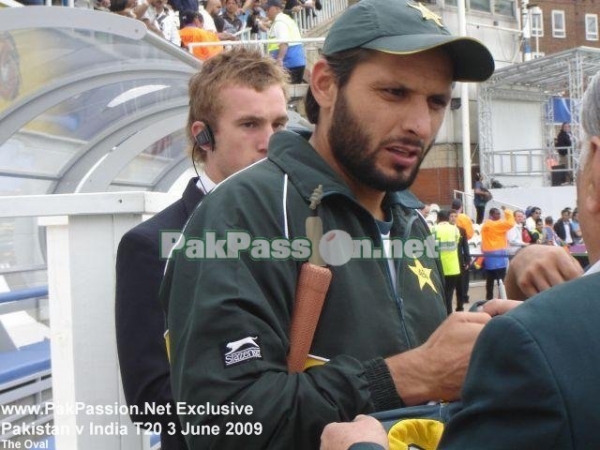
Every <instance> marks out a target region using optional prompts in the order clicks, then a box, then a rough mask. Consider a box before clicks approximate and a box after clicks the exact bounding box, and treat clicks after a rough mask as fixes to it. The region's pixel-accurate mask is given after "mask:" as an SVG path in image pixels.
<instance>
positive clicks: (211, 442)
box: [165, 0, 514, 450]
mask: <svg viewBox="0 0 600 450" xmlns="http://www.w3.org/2000/svg"><path fill="white" fill-rule="evenodd" d="M493 71H494V61H493V58H492V55H491V54H490V52H489V50H488V49H487V48H486V47H485V46H484V45H483V44H481V43H480V42H478V41H476V40H473V39H469V38H465V37H457V36H452V35H451V34H450V33H449V31H448V30H447V29H446V28H445V27H444V25H443V24H442V22H441V20H440V18H439V17H438V16H436V15H435V14H433V13H431V12H430V11H429V10H427V9H426V8H425V7H424V6H422V5H421V4H420V3H417V2H413V1H412V0H362V1H361V2H359V3H357V4H355V5H353V6H352V7H350V8H348V9H347V10H346V11H345V12H344V13H343V14H342V15H341V16H340V17H339V18H338V19H337V21H336V22H335V23H334V25H333V27H332V28H331V29H330V31H329V34H328V36H327V38H326V40H325V43H324V46H323V51H322V59H320V60H319V61H318V62H316V63H315V65H314V67H313V71H312V76H311V81H310V90H309V92H308V95H307V99H306V111H307V116H308V118H309V120H310V121H311V122H313V123H314V124H315V125H316V127H315V131H314V134H313V135H312V137H311V139H310V141H309V142H306V141H304V140H303V139H302V138H301V137H297V136H296V135H294V134H292V133H289V132H286V131H282V132H278V133H275V134H274V135H273V137H272V138H271V140H270V144H269V155H268V158H267V159H266V160H263V161H261V162H259V163H257V164H255V165H253V166H251V167H250V168H248V169H246V170H244V171H242V172H241V173H239V174H237V175H235V176H233V177H231V178H229V179H228V180H226V181H225V182H223V183H222V184H221V185H220V186H219V187H218V188H217V189H215V190H214V191H213V192H212V193H211V195H209V196H208V197H207V198H206V199H205V200H204V201H203V202H202V205H201V206H200V207H199V209H198V210H197V211H196V212H195V214H194V215H193V216H192V218H191V219H190V222H189V223H188V225H187V226H186V229H185V231H184V235H185V237H186V238H191V237H197V236H198V235H199V234H200V233H202V230H207V229H209V230H215V236H217V237H223V239H225V238H226V237H227V236H228V235H229V236H230V237H231V234H230V232H231V231H232V230H237V231H238V232H239V231H240V230H243V231H244V232H245V233H247V236H249V237H251V238H252V239H254V238H256V240H252V243H253V245H254V244H255V246H252V247H251V249H250V250H249V251H247V252H239V254H237V253H236V255H237V257H236V258H228V257H227V252H226V251H222V252H221V255H220V257H218V258H209V257H207V256H206V255H204V256H202V257H199V258H197V257H195V255H196V253H195V250H191V247H190V248H188V247H186V246H185V245H184V244H183V243H182V245H181V246H180V248H181V249H182V250H180V251H179V252H178V253H177V252H176V255H175V261H174V264H172V265H171V268H172V276H169V275H167V279H169V278H171V283H170V284H169V285H167V286H165V292H167V293H168V295H169V300H170V307H169V329H170V333H171V355H172V364H173V368H172V380H173V394H174V397H175V398H176V400H177V401H179V402H185V404H186V405H188V406H192V405H201V406H203V405H213V406H214V405H217V406H218V405H227V406H229V405H235V406H236V407H239V408H241V407H249V408H250V409H251V412H248V411H246V410H244V412H240V411H239V410H237V409H234V410H233V412H231V411H228V413H222V414H218V413H217V412H216V411H212V412H211V413H206V414H204V413H202V412H199V411H195V412H194V410H191V411H188V410H186V411H184V412H183V413H182V414H181V415H180V418H181V420H182V422H183V429H186V428H190V429H191V430H198V429H199V428H197V427H198V426H211V427H212V426H215V425H216V426H218V427H219V428H220V430H221V432H220V433H206V434H204V435H200V433H197V434H195V435H194V434H190V435H189V436H188V437H187V442H188V445H189V446H190V448H198V449H200V448H218V449H221V450H222V449H237V448H252V449H288V450H290V449H301V450H307V449H313V448H318V446H319V437H320V434H321V432H322V430H323V428H324V426H325V425H326V424H327V423H329V422H334V421H345V420H352V419H353V418H354V417H355V416H356V415H357V414H360V413H371V412H374V411H378V410H386V409H391V408H396V407H401V406H404V405H418V404H424V403H427V402H428V401H430V400H436V399H437V400H439V399H445V400H455V399H458V398H459V395H460V389H461V386H462V382H463V379H464V376H465V372H466V368H467V362H468V360H469V356H470V354H471V349H472V346H473V343H474V341H475V339H476V337H477V335H478V334H479V332H480V331H481V329H482V328H483V326H484V324H485V323H487V322H488V321H489V320H490V319H491V317H492V316H494V315H497V314H500V313H502V312H504V311H505V310H507V309H509V308H511V307H513V306H514V303H513V302H510V301H504V302H493V301H492V302H488V303H487V304H486V305H485V309H484V310H483V311H481V312H477V313H455V314H452V315H451V316H450V317H447V313H446V308H445V306H444V296H443V293H444V288H443V286H444V284H443V275H442V273H441V271H440V266H439V260H438V257H437V253H436V252H435V249H433V250H434V251H431V252H430V251H429V250H428V249H429V247H428V246H427V243H428V242H430V241H429V240H428V239H429V236H430V233H429V229H428V227H427V224H426V223H425V221H424V220H423V218H422V217H421V216H420V215H419V214H418V212H417V209H419V208H421V207H422V206H423V205H422V203H421V202H420V201H418V200H417V199H416V198H415V197H414V196H413V195H412V194H411V193H410V191H409V190H408V188H409V187H410V186H411V184H412V183H413V181H414V179H415V177H416V175H417V172H418V170H419V167H420V165H421V163H422V161H423V159H424V158H425V156H426V154H427V153H428V151H429V150H430V149H431V147H432V145H433V143H434V139H435V137H436V134H437V132H438V130H439V129H440V126H441V124H442V120H443V118H444V114H445V112H446V109H447V107H448V105H449V103H450V98H451V90H452V84H453V83H454V82H455V81H484V80H486V79H487V78H488V77H490V76H491V74H492V72H493ZM223 202H226V204H227V205H228V206H230V207H228V208H223V207H222V205H223V204H224V203H223ZM307 218H310V219H311V220H314V221H317V222H318V223H319V224H321V226H322V231H323V239H321V240H320V241H319V243H318V245H313V246H311V248H310V250H311V251H310V252H309V253H305V254H303V255H300V257H294V255H293V252H292V254H291V256H290V254H289V253H287V254H286V252H285V251H284V250H285V249H286V248H287V247H286V245H285V242H289V245H290V248H292V249H294V248H296V249H298V248H299V247H298V244H299V243H300V239H302V238H305V237H306V236H308V235H309V234H310V233H308V232H307V229H306V228H307V227H306V223H307ZM228 233H229V234H228ZM211 239H212V238H211ZM282 239H283V240H284V241H285V242H283V241H282ZM208 240H209V239H208V237H207V239H206V241H205V242H206V244H207V245H206V248H207V249H208V247H209V245H208ZM259 240H260V245H259V242H258V241H259ZM236 242H237V243H236ZM240 242H241V240H240V241H235V242H233V241H230V244H232V246H228V247H227V250H231V249H232V248H233V246H235V247H239V243H240ZM275 242H276V243H277V245H278V249H279V251H274V252H271V253H270V254H269V249H271V250H273V248H272V247H270V246H272V245H273V243H275ZM348 242H350V244H349V253H350V256H348V248H347V243H348ZM403 244H409V245H403ZM294 246H296V247H294ZM369 246H370V247H369ZM419 246H420V247H419ZM230 247H231V248H230ZM259 247H260V248H262V249H263V250H264V249H266V252H263V251H261V252H258V251H255V250H257V249H258V248H259ZM197 248H199V247H197ZM399 248H401V249H403V250H404V253H402V252H400V251H398V250H399ZM186 249H187V250H190V251H187V250H186ZM357 250H358V252H357ZM363 250H364V251H363ZM369 250H372V251H369ZM317 251H319V252H320V254H321V256H322V259H324V260H325V263H328V264H329V270H330V271H331V274H332V279H331V283H330V285H329V287H328V290H327V295H326V298H325V303H324V306H323V309H322V311H321V313H320V315H319V318H318V326H317V329H316V333H315V334H314V338H313V339H312V345H311V347H310V351H309V354H308V355H307V357H306V362H305V364H304V371H301V372H299V373H291V372H290V371H289V370H288V366H287V361H286V359H287V355H288V352H289V350H290V346H291V345H294V342H290V324H291V321H292V316H293V314H294V311H295V305H294V300H295V294H296V288H297V284H298V277H299V275H300V272H301V268H302V267H303V264H304V263H305V262H306V260H307V259H308V258H309V256H310V257H311V261H312V260H313V257H314V256H315V255H314V254H315V253H316V252H317ZM234 253H235V252H234ZM300 253H302V252H300ZM286 255H288V257H287V258H286V257H285V256H286ZM346 256H348V257H346ZM317 259H318V258H317ZM232 423H234V424H241V425H240V426H239V430H237V431H236V430H229V431H230V432H227V431H228V426H231V425H228V424H232ZM236 426H237V425H236Z"/></svg>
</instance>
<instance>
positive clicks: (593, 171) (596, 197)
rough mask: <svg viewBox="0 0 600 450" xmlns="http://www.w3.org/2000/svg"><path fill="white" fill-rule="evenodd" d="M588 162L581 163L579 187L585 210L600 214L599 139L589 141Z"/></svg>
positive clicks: (593, 138) (595, 137) (594, 137)
mask: <svg viewBox="0 0 600 450" xmlns="http://www.w3.org/2000/svg"><path fill="white" fill-rule="evenodd" d="M589 145H590V149H589V154H588V160H587V161H583V164H584V169H583V171H582V173H580V176H581V177H582V180H581V182H582V183H583V186H580V187H581V189H580V190H581V192H582V195H583V196H584V205H585V208H587V210H588V211H589V212H591V213H595V214H600V137H598V136H593V137H592V138H591V139H590V143H589Z"/></svg>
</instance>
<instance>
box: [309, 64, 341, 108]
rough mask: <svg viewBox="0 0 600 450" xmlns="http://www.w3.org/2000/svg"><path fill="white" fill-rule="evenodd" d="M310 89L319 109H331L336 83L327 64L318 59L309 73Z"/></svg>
mask: <svg viewBox="0 0 600 450" xmlns="http://www.w3.org/2000/svg"><path fill="white" fill-rule="evenodd" d="M310 90H311V91H312V94H313V96H314V97H315V100H316V101H317V103H318V104H319V106H320V107H321V109H324V110H327V109H331V108H332V106H333V105H334V104H335V99H336V96H337V84H336V80H335V76H334V75H333V73H332V71H331V68H330V67H329V64H328V63H327V61H325V60H324V59H320V60H318V61H317V62H316V63H315V65H314V66H313V68H312V71H311V75H310Z"/></svg>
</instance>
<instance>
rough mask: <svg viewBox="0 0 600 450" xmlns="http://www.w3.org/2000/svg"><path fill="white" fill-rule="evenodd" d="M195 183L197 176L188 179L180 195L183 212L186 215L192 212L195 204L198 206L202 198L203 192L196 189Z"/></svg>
mask: <svg viewBox="0 0 600 450" xmlns="http://www.w3.org/2000/svg"><path fill="white" fill-rule="evenodd" d="M197 183H198V178H197V177H195V178H192V179H191V180H190V181H188V184H187V186H186V187H185V190H184V191H183V194H182V195H181V199H182V200H183V205H184V207H185V212H186V214H187V215H188V216H190V215H191V214H192V213H193V212H194V210H195V209H196V206H198V203H200V202H201V201H202V199H203V198H204V192H202V191H201V190H200V189H198V186H197Z"/></svg>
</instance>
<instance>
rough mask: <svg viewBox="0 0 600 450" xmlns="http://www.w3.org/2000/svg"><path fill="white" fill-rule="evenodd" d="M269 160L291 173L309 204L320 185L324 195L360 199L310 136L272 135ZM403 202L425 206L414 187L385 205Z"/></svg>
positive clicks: (392, 195)
mask: <svg viewBox="0 0 600 450" xmlns="http://www.w3.org/2000/svg"><path fill="white" fill-rule="evenodd" d="M268 158H269V160H271V161H272V162H273V163H275V164H276V165H277V166H278V167H279V168H280V169H281V170H283V171H284V172H285V173H287V174H288V177H289V180H290V182H291V183H293V184H294V185H295V186H296V189H298V191H299V192H300V194H301V195H302V197H303V198H304V199H305V200H306V202H307V203H308V202H309V201H310V196H311V194H312V193H313V191H314V190H315V188H316V187H318V186H319V185H320V184H321V185H323V197H327V196H329V195H334V194H338V195H344V196H346V197H348V198H350V199H352V200H353V201H355V202H356V201H357V200H356V197H355V196H354V194H353V193H352V191H351V190H350V189H349V188H348V185H347V184H346V183H344V181H343V180H342V179H341V178H340V177H339V176H338V175H337V173H336V172H335V171H334V170H333V169H332V168H331V166H330V165H329V164H327V162H326V161H325V160H324V159H323V158H321V156H320V155H319V154H318V153H317V151H316V150H315V149H314V148H313V147H312V146H311V145H310V144H309V143H308V141H307V140H306V139H304V138H303V137H301V136H299V135H298V134H296V133H293V132H290V131H280V132H277V133H275V134H274V135H273V136H272V137H271V141H270V143H269V157H268ZM394 205H401V206H404V207H406V208H410V209H420V208H423V206H424V205H423V203H421V201H420V200H419V199H417V197H415V196H414V194H413V193H412V192H410V190H408V189H407V190H404V191H398V192H388V193H387V194H386V196H385V198H384V200H383V205H382V206H383V207H384V208H388V207H390V208H391V207H392V206H394Z"/></svg>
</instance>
